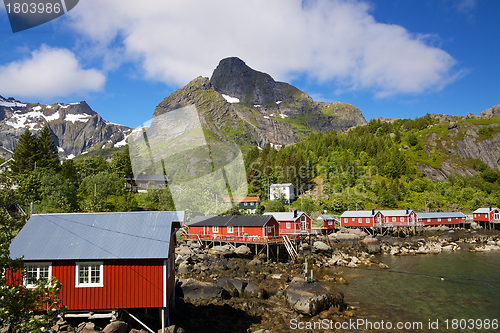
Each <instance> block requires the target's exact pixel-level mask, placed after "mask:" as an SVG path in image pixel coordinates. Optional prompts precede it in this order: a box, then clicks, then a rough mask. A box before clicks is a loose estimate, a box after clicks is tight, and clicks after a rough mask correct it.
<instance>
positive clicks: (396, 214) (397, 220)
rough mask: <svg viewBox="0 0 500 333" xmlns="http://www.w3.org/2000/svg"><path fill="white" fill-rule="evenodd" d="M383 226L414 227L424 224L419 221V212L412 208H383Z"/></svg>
mask: <svg viewBox="0 0 500 333" xmlns="http://www.w3.org/2000/svg"><path fill="white" fill-rule="evenodd" d="M380 213H381V214H382V217H383V218H382V226H383V227H414V226H423V225H424V224H423V223H421V222H418V219H417V214H416V213H415V212H414V211H413V210H411V209H406V210H403V209H401V210H381V211H380Z"/></svg>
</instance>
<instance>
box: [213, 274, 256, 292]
mask: <svg viewBox="0 0 500 333" xmlns="http://www.w3.org/2000/svg"><path fill="white" fill-rule="evenodd" d="M247 284H248V282H245V281H241V280H237V279H231V278H227V277H221V278H220V279H219V280H218V281H217V285H218V286H219V287H222V288H224V289H226V290H228V289H229V290H230V289H232V288H235V289H236V290H237V291H238V295H240V296H243V291H244V290H245V288H246V286H247ZM229 290H228V291H229Z"/></svg>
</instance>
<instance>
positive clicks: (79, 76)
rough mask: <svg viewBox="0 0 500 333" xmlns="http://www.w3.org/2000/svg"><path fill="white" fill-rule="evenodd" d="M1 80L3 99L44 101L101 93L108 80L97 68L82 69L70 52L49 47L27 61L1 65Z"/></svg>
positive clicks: (32, 53) (35, 53)
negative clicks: (81, 94)
mask: <svg viewBox="0 0 500 333" xmlns="http://www.w3.org/2000/svg"><path fill="white" fill-rule="evenodd" d="M0 77H1V78H2V79H1V80H0V91H1V92H2V94H3V95H4V96H15V97H16V98H23V97H27V98H34V97H38V98H45V99H50V98H52V97H63V96H67V95H69V94H72V93H84V92H89V91H99V90H101V89H102V88H103V86H104V82H105V80H106V78H105V76H104V75H103V74H102V73H101V72H100V71H98V70H96V69H83V68H82V67H81V65H80V64H79V63H78V60H77V59H76V57H75V55H74V54H73V53H72V52H71V51H69V50H67V49H62V48H51V47H48V46H46V45H42V46H41V47H40V49H39V50H36V51H33V52H31V56H30V57H28V58H25V59H22V60H19V61H14V62H11V63H9V64H7V65H4V66H0Z"/></svg>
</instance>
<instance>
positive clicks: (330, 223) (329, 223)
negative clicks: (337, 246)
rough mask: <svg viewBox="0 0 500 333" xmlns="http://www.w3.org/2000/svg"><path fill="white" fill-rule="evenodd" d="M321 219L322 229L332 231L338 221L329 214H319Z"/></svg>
mask: <svg viewBox="0 0 500 333" xmlns="http://www.w3.org/2000/svg"><path fill="white" fill-rule="evenodd" d="M321 218H322V219H323V228H325V229H329V230H333V229H335V227H336V226H337V225H338V221H337V219H336V218H335V216H333V215H331V214H321Z"/></svg>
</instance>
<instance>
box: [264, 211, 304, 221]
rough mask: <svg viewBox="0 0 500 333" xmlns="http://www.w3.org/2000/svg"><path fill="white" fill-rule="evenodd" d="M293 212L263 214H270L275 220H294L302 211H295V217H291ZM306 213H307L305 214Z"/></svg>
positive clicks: (268, 213)
mask: <svg viewBox="0 0 500 333" xmlns="http://www.w3.org/2000/svg"><path fill="white" fill-rule="evenodd" d="M293 214H294V212H267V213H264V215H272V216H274V218H275V219H276V221H296V220H297V219H298V218H300V216H301V215H302V214H306V213H304V212H297V217H293ZM306 215H307V214H306Z"/></svg>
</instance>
